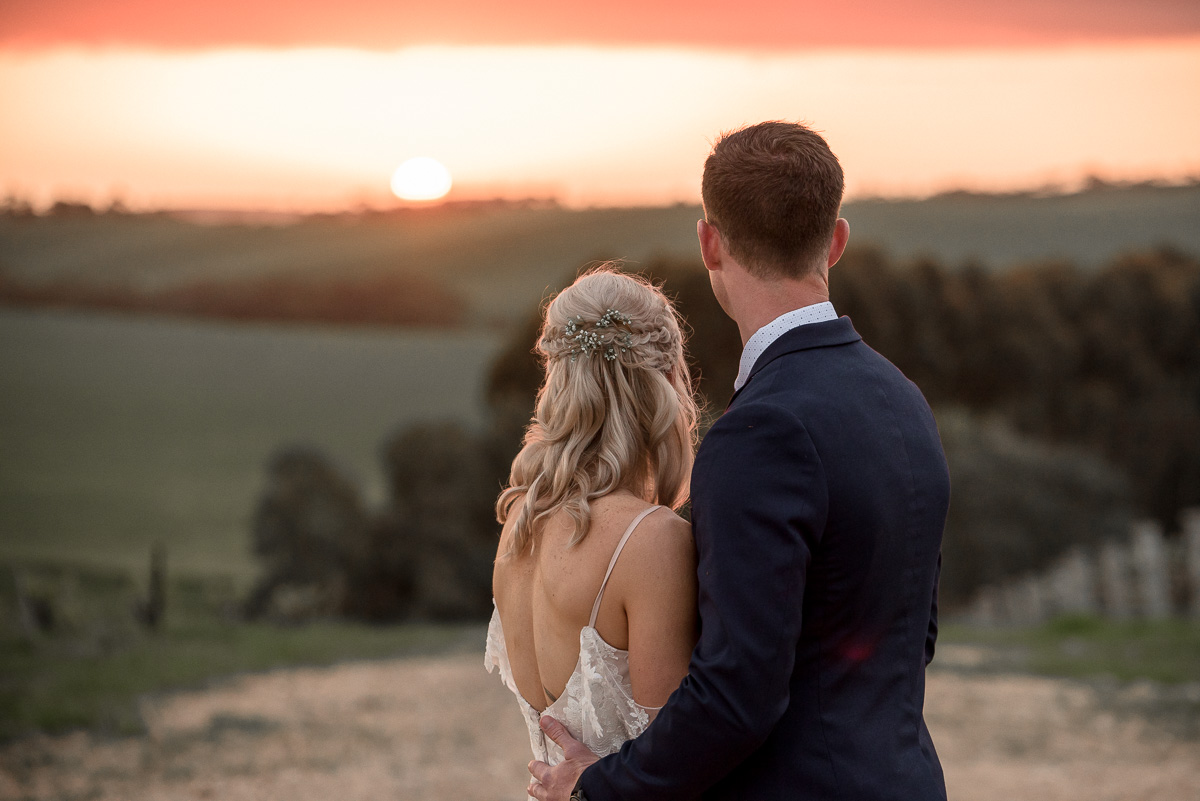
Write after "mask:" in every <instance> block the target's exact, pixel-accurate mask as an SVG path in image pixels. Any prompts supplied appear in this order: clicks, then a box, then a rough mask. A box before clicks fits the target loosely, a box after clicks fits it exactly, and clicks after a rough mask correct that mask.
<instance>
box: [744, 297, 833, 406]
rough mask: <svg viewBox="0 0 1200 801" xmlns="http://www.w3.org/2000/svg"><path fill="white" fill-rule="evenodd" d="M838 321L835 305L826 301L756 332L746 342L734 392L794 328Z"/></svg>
mask: <svg viewBox="0 0 1200 801" xmlns="http://www.w3.org/2000/svg"><path fill="white" fill-rule="evenodd" d="M836 319H837V312H836V311H834V310H833V304H832V303H830V302H829V301H825V302H824V303H814V304H813V305H811V306H804V307H802V308H799V309H796V310H794V311H790V312H787V313H786V314H781V315H779V316H778V317H776V318H775V319H774V320H772V321H771V322H769V323H767V324H766V325H764V326H763V327H762V328H760V329H758V330H757V331H755V332H754V336H752V337H750V339H749V341H747V342H746V347H745V348H743V349H742V359H741V361H740V362H738V374H737V380H735V381H734V382H733V390H734V392H736V391H738V390H739V389H741V388H742V387H743V386H744V385H745V384H746V380H747V379H748V378H750V371H751V370H753V369H754V363H755V362H757V361H758V357H759V356H762V354H763V351H764V350H766V349H767V348H768V347H770V345H771V343H772V342H774V341H775V340H777V339H779V338H780V337H781V336H783V335H784V334H786V333H787V332H788V331H791V330H792V329H793V328H799V327H800V326H802V325H808V324H809V323H824V322H827V321H829V320H836Z"/></svg>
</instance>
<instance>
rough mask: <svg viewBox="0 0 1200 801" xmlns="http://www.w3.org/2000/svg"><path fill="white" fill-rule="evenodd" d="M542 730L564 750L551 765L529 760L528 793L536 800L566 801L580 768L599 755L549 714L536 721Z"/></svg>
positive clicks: (577, 778) (596, 758) (594, 760)
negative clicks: (561, 756) (558, 759)
mask: <svg viewBox="0 0 1200 801" xmlns="http://www.w3.org/2000/svg"><path fill="white" fill-rule="evenodd" d="M539 722H540V724H541V727H542V731H543V732H545V734H546V736H547V737H549V738H550V739H551V740H553V741H554V742H556V743H558V747H559V748H561V749H562V751H563V761H562V762H559V763H558V764H557V765H555V766H554V767H550V766H549V765H547V764H546V763H545V762H538V761H537V760H534V761H533V762H530V763H529V772H530V773H532V774H533V781H532V782H530V783H529V794H530V795H531V796H533V797H534V798H536V799H537V800H538V801H567V799H569V798H570V796H571V791H572V790H574V789H575V782H577V781H579V774H581V773H583V769H584V768H586V767H587V766H588V765H591V764H592V763H593V762H596V761H598V760H599V759H600V757H598V756H596V755H595V754H593V753H592V752H591V751H589V750H588V749H587V746H586V745H584V744H583V743H581V742H579V741H578V740H576V739H575V738H574V737H572V736H571V735H570V733H569V732H568V731H567V727H566V726H564V725H562V724H561V723H559V722H558V721H557V720H555V719H554V718H552V717H550V716H549V715H544V716H543V717H542V719H541V720H540V721H539Z"/></svg>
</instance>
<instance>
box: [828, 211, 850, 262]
mask: <svg viewBox="0 0 1200 801" xmlns="http://www.w3.org/2000/svg"><path fill="white" fill-rule="evenodd" d="M849 241H850V223H849V222H847V221H846V220H845V218H843V217H838V221H837V222H836V223H835V224H834V226H833V240H832V241H831V242H830V243H829V257H828V258H827V259H826V260H825V269H826V270H828V269H829V268H830V267H832V266H833V265H835V264H837V260H838V259H840V258H841V257H842V254H843V253H845V252H846V243H847V242H849Z"/></svg>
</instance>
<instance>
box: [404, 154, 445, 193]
mask: <svg viewBox="0 0 1200 801" xmlns="http://www.w3.org/2000/svg"><path fill="white" fill-rule="evenodd" d="M451 183H452V181H451V179H450V171H449V170H447V169H446V168H445V167H443V166H442V164H441V163H440V162H439V161H437V160H436V159H431V158H429V157H428V156H417V157H416V158H412V159H409V160H408V161H406V162H404V163H403V164H401V165H400V166H399V167H397V168H396V171H395V172H394V173H392V192H393V193H394V194H395V195H396V197H398V198H400V199H401V200H437V199H438V198H442V197H445V196H446V193H447V192H449V191H450V185H451Z"/></svg>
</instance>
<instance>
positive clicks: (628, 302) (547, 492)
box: [496, 264, 697, 556]
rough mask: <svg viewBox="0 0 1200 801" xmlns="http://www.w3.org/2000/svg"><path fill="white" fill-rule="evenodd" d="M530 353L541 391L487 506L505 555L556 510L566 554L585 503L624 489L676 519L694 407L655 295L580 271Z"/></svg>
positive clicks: (641, 285) (582, 531) (676, 332)
mask: <svg viewBox="0 0 1200 801" xmlns="http://www.w3.org/2000/svg"><path fill="white" fill-rule="evenodd" d="M536 350H537V353H538V355H539V356H540V357H541V358H542V359H543V361H544V363H545V368H546V379H545V381H544V382H543V384H542V387H541V389H540V390H538V396H537V406H536V408H535V410H534V415H533V419H532V420H531V421H530V423H529V427H528V429H527V430H526V433H525V441H524V445H523V447H522V448H521V452H520V453H518V454H517V458H516V459H514V460H513V464H512V472H511V473H510V475H509V480H508V487H507V488H506V489H505V490H504V492H502V493H501V494H500V497H499V499H497V501H496V517H497V519H498V520H499V521H500V523H501V524H504V523H506V522H507V520H508V518H509V516H510V512H512V510H513V506H514V504H519V511H518V512H517V517H516V521H515V523H514V526H513V537H512V540H511V542H510V544H509V548H508V551H507V555H510V556H517V555H520V554H522V553H524V552H525V551H526V550H528V549H529V548H531V547H532V544H533V542H534V538H535V533H536V531H537V526H538V524H539V523H540V522H542V521H544V520H546V519H547V518H549V517H550V516H551V515H553V514H554V513H556V512H558V511H559V510H560V509H562V510H565V511H566V512H567V514H569V515H570V516H571V518H572V520H573V521H574V524H575V530H574V533H573V534H572V536H571V538H570V540H569V541H568V547H570V546H572V545H575V544H577V543H579V542H580V541H582V540H583V538H584V537H585V536H587V531H588V526H589V524H590V522H591V507H590V502H591V501H592V500H593V499H595V498H599V497H602V496H604V495H607V494H609V493H611V492H614V491H616V490H619V489H627V490H630V491H632V492H633V493H634V494H635V495H638V496H639V497H642V498H643V499H644V500H645V501H646V502H648V503H660V504H663V505H666V506H670V507H671V508H673V509H678V508H679V507H680V506H682V505H683V503H684V502H685V501H686V500H687V496H688V481H689V480H690V477H691V470H692V460H693V458H694V451H695V435H696V416H697V409H696V400H695V397H694V395H693V392H692V383H691V377H690V376H689V374H688V368H687V361H686V360H685V358H684V348H683V334H682V332H681V326H680V320H679V316H678V314H677V313H676V311H675V309H674V307H673V306H672V305H671V302H670V301H669V300H667V298H666V296H665V295H663V293H662V291H661V290H659V289H658V288H657V287H655V286H653V285H652V284H650V283H649V282H648V281H646V280H645V279H642V278H640V277H637V276H633V275H629V274H626V273H621V272H618V271H617V269H616V267H615V266H614V265H611V264H605V265H601V266H600V267H597V268H595V269H592V270H590V271H588V272H586V273H584V274H583V275H581V276H580V277H579V278H577V279H576V280H575V283H573V284H571V286H569V287H567V288H566V289H564V290H563V291H562V292H560V293H559V294H558V296H557V297H555V298H554V299H553V300H552V301H551V302H550V304H549V305H548V306H547V307H546V312H545V321H544V322H543V325H542V330H541V334H540V336H539V337H538V342H537V348H536Z"/></svg>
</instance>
